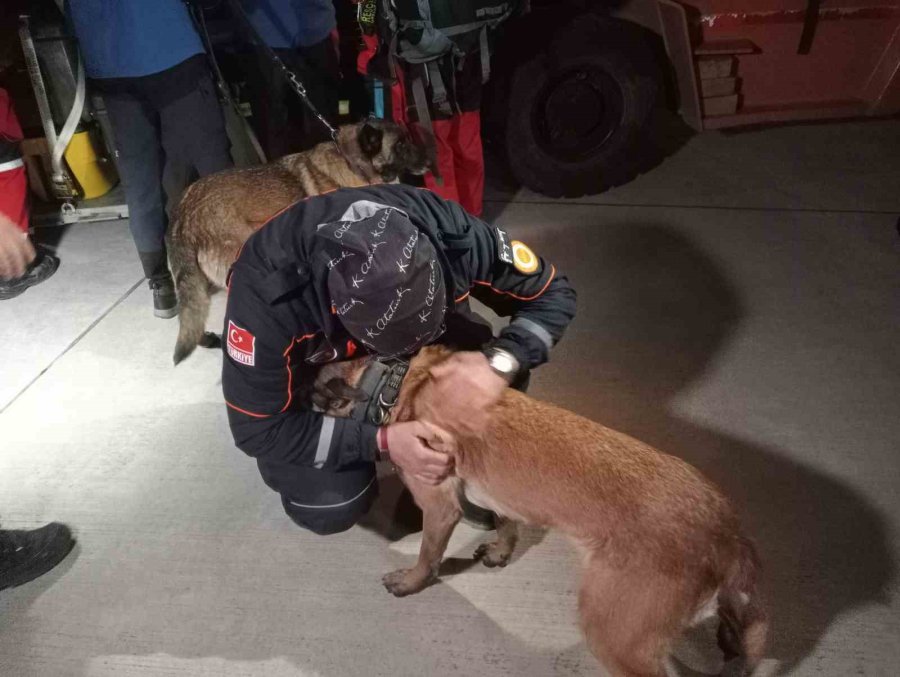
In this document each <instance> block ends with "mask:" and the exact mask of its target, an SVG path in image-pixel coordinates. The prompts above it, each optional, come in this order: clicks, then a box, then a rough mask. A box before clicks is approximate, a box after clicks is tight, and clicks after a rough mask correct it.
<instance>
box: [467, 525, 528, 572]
mask: <svg viewBox="0 0 900 677" xmlns="http://www.w3.org/2000/svg"><path fill="white" fill-rule="evenodd" d="M495 521H496V525H497V540H496V541H494V542H493V543H482V544H481V545H479V546H478V549H477V550H475V559H480V560H481V561H482V562H483V563H484V565H485V566H486V567H505V566H506V565H507V564H509V560H510V558H511V557H512V554H513V550H515V549H516V543H518V541H519V523H518V522H516V521H514V520H511V519H509V518H508V517H503V516H502V515H497V517H496V520H495Z"/></svg>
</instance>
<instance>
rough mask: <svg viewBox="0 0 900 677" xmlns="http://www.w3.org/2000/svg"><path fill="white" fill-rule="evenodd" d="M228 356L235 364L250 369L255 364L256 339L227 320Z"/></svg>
mask: <svg viewBox="0 0 900 677" xmlns="http://www.w3.org/2000/svg"><path fill="white" fill-rule="evenodd" d="M227 345H228V355H229V356H230V357H231V359H232V360H234V361H235V362H239V363H241V364H246V365H247V366H248V367H252V366H253V365H255V364H256V337H255V336H254V335H253V334H251V333H250V332H249V331H247V330H246V329H241V328H240V327H239V326H237V325H236V324H235V323H234V322H232V321H231V320H228V342H227Z"/></svg>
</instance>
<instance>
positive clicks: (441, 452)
mask: <svg viewBox="0 0 900 677" xmlns="http://www.w3.org/2000/svg"><path fill="white" fill-rule="evenodd" d="M386 431H387V448H388V455H389V456H390V459H391V462H392V463H393V464H394V465H396V466H397V467H398V468H400V469H401V470H403V471H404V472H406V473H408V474H409V475H411V476H412V477H415V478H416V479H417V480H419V481H421V482H424V483H425V484H432V485H433V484H440V483H441V482H442V481H443V480H444V479H445V478H446V477H447V475H449V474H450V472H451V471H452V470H453V457H452V456H451V455H450V454H451V453H452V452H453V450H454V449H455V448H456V442H455V440H454V439H453V436H452V435H451V434H450V433H448V432H446V431H445V430H442V429H441V428H438V427H437V426H436V425H432V424H431V423H428V422H427V421H404V422H402V423H391V424H390V425H388V426H387V428H386Z"/></svg>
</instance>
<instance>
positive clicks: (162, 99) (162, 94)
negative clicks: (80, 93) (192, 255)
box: [94, 54, 232, 279]
mask: <svg viewBox="0 0 900 677" xmlns="http://www.w3.org/2000/svg"><path fill="white" fill-rule="evenodd" d="M94 84H95V86H96V88H97V89H98V90H99V91H100V92H101V93H102V95H103V100H104V102H105V104H106V109H107V111H108V113H109V118H110V121H111V122H112V126H113V132H114V134H115V144H116V157H117V159H118V165H119V174H120V175H121V177H122V182H123V184H124V186H125V199H126V202H127V203H128V213H129V225H130V228H131V235H132V237H133V238H134V243H135V245H136V246H137V250H138V253H139V255H140V257H141V262H142V264H143V266H144V273H145V275H146V276H147V277H148V278H151V279H154V278H160V277H165V276H167V275H168V265H167V263H166V256H165V234H166V228H167V226H168V214H171V212H172V210H173V209H174V207H175V206H176V205H177V204H178V200H180V198H181V194H182V193H183V192H184V189H185V188H187V186H188V185H189V184H190V183H191V182H192V181H194V180H195V179H196V178H198V177H200V176H206V175H207V174H212V173H213V172H217V171H220V170H222V169H227V168H228V167H231V166H232V161H231V155H230V153H229V142H228V136H227V135H226V133H225V121H224V118H223V116H222V109H221V107H220V106H219V101H218V98H217V96H216V90H215V85H214V83H213V80H212V77H211V76H210V73H209V69H208V67H207V64H206V60H205V57H204V55H202V54H198V55H196V56H193V57H191V58H190V59H187V60H186V61H183V62H182V63H180V64H178V65H177V66H173V67H172V68H169V69H167V70H165V71H162V72H160V73H155V74H153V75H148V76H145V77H140V78H116V79H109V80H99V81H94Z"/></svg>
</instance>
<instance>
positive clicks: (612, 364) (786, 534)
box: [543, 223, 896, 671]
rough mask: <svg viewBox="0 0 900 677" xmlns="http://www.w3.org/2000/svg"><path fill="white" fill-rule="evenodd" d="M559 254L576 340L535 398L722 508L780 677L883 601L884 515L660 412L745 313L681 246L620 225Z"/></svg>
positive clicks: (708, 266)
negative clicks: (572, 258)
mask: <svg viewBox="0 0 900 677" xmlns="http://www.w3.org/2000/svg"><path fill="white" fill-rule="evenodd" d="M566 247H567V248H570V249H571V250H572V251H584V252H590V254H589V255H585V256H582V257H580V258H579V263H577V264H576V265H575V267H574V268H569V269H567V273H569V275H570V276H571V277H573V278H577V279H578V280H580V283H579V284H578V285H576V286H577V287H578V289H579V300H580V301H581V302H580V304H579V305H580V311H579V312H580V315H579V318H578V320H577V328H576V331H577V332H578V333H579V334H584V335H585V336H584V337H572V339H573V340H575V341H578V349H577V351H572V353H571V355H569V356H566V358H564V359H566V360H567V363H566V364H563V365H557V367H556V368H557V369H559V370H560V371H561V372H563V373H565V375H566V376H565V384H564V385H560V386H559V388H560V389H559V392H558V393H551V394H549V395H546V396H548V397H549V398H550V399H553V400H554V401H556V402H558V403H560V404H562V405H563V406H568V407H569V408H571V409H573V410H575V411H577V412H579V413H581V414H584V415H586V416H588V417H590V418H592V419H594V420H597V421H600V422H602V423H604V424H605V425H608V426H610V427H612V428H617V429H619V430H622V431H624V432H627V433H629V434H631V435H633V436H634V437H637V438H639V439H641V440H644V441H646V442H648V443H650V444H653V445H655V446H657V447H658V448H660V449H663V450H665V451H667V452H669V453H672V454H674V455H676V456H680V457H681V458H683V459H685V460H687V461H688V462H690V463H692V464H693V465H695V466H697V467H698V468H700V469H701V470H702V471H703V472H704V473H706V475H707V476H709V477H710V478H712V479H713V480H714V481H715V482H716V483H717V484H718V485H719V486H720V487H722V489H723V490H724V491H725V493H726V494H727V495H728V496H730V497H731V499H732V500H733V502H734V503H735V504H736V506H737V507H738V509H739V511H740V513H741V514H742V515H743V516H744V519H745V524H746V525H747V530H748V531H749V533H750V534H751V535H752V536H753V537H754V538H755V539H756V540H757V542H758V545H759V549H760V552H761V555H762V557H763V560H764V565H765V575H764V587H765V588H766V592H767V597H768V600H769V606H770V610H771V615H772V633H771V634H772V646H771V649H770V655H772V656H773V657H774V658H777V659H778V660H780V661H782V668H783V670H784V671H789V670H790V668H792V667H793V666H795V665H797V663H799V662H800V661H801V660H802V659H803V658H804V657H806V656H807V655H809V654H810V652H811V651H812V650H813V649H814V647H815V646H816V644H817V641H818V639H819V638H820V637H821V636H822V635H823V634H824V633H825V631H826V630H827V628H828V627H829V625H830V624H831V623H832V622H833V621H834V620H835V619H836V618H837V617H838V616H839V615H841V614H844V613H846V612H848V611H850V610H852V609H854V608H857V607H860V606H863V605H866V604H870V603H879V602H886V601H887V600H886V588H887V586H888V585H889V584H890V582H891V581H892V580H893V579H894V577H895V575H896V564H895V561H894V556H893V553H892V552H891V547H890V545H889V542H888V537H887V533H886V531H887V529H886V524H885V518H884V516H883V515H881V514H880V513H879V511H878V510H876V509H875V508H874V507H873V506H872V505H871V504H870V503H869V502H868V501H867V500H866V498H865V497H864V496H862V495H861V494H859V493H857V492H856V491H855V490H853V489H852V488H850V487H849V486H847V485H846V484H844V483H843V482H841V481H840V480H839V479H837V478H835V477H831V476H829V475H827V474H825V473H822V472H820V471H818V470H816V469H814V468H811V467H809V466H807V465H804V464H802V463H798V462H796V461H794V460H792V459H791V452H790V450H787V449H771V448H765V447H761V446H757V445H754V444H752V443H748V442H747V441H744V440H740V439H736V438H734V437H731V436H728V435H726V434H722V433H720V432H718V431H714V430H710V429H706V428H704V427H702V426H700V425H697V424H696V423H694V422H691V421H687V420H682V419H680V418H678V417H677V416H674V415H673V414H672V412H671V411H670V409H669V407H670V405H671V403H672V401H673V398H674V397H675V396H676V395H677V394H678V393H679V392H680V391H681V390H682V389H684V388H685V387H686V386H688V385H689V384H690V383H691V382H692V381H694V380H695V379H697V378H698V377H699V376H700V375H701V374H702V373H703V372H704V371H705V370H706V368H707V367H708V365H709V364H710V362H711V360H712V359H713V358H714V357H715V356H716V354H717V352H718V351H719V350H720V349H721V348H722V347H723V345H724V344H725V343H726V342H727V340H728V339H729V337H730V335H731V334H732V332H733V331H734V329H735V328H736V327H737V326H738V324H739V323H740V321H741V318H742V316H743V314H744V311H743V308H742V301H741V298H740V297H739V296H738V294H737V292H736V290H735V289H734V288H733V287H732V284H731V283H730V281H729V279H728V276H727V274H725V273H724V272H723V271H722V270H719V269H718V268H717V266H716V265H715V264H714V263H713V262H712V261H711V260H710V259H709V257H708V256H706V255H705V254H704V253H703V252H702V251H700V250H699V249H698V248H697V247H696V246H695V245H694V244H693V243H692V242H690V241H689V240H688V239H686V238H685V237H684V236H682V235H681V234H679V233H677V232H675V231H673V230H670V229H668V228H666V227H662V226H658V225H653V224H644V223H623V224H619V225H614V226H609V225H604V226H603V227H602V229H601V228H599V227H598V229H597V230H593V231H589V230H584V229H583V230H581V231H577V232H574V233H572V234H571V237H570V239H569V241H567V243H566ZM587 298H590V299H591V302H590V303H586V302H584V300H585V299H587ZM567 340H569V338H568V337H567ZM582 365H591V366H592V367H593V368H592V369H584V368H583V366H582ZM543 392H545V393H546V392H547V391H546V390H544V391H543ZM736 397H740V395H739V394H736Z"/></svg>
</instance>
